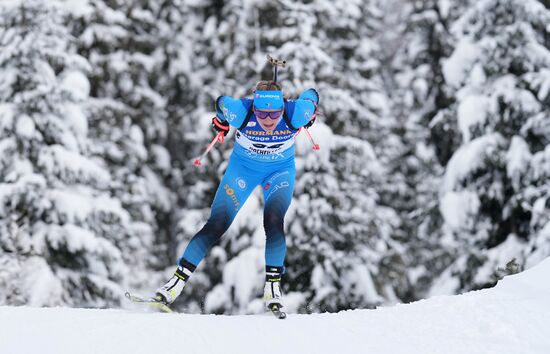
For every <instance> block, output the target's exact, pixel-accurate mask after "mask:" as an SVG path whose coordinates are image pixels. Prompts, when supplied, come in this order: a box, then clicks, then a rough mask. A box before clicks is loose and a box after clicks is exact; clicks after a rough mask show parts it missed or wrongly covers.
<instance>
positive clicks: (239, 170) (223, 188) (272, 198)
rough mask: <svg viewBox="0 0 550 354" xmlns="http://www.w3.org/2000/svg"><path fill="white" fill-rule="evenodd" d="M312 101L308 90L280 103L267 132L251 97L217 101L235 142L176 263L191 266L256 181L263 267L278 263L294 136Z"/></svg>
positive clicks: (281, 264) (309, 113)
mask: <svg viewBox="0 0 550 354" xmlns="http://www.w3.org/2000/svg"><path fill="white" fill-rule="evenodd" d="M318 100H319V97H318V94H317V92H316V91H315V90H314V89H309V90H306V91H304V92H303V93H302V94H301V95H300V96H299V97H298V99H296V100H286V101H284V107H285V113H286V115H287V117H286V118H285V119H283V118H282V117H281V118H280V120H279V122H278V124H277V126H276V128H275V129H274V130H273V131H272V132H267V131H265V130H264V129H263V128H262V127H261V126H260V124H259V123H258V120H257V118H256V116H255V115H254V114H253V113H251V108H252V105H253V103H254V100H253V99H250V98H241V99H234V98H232V97H229V96H221V97H220V98H218V99H217V101H216V111H217V117H218V119H219V120H221V121H226V122H228V123H229V124H230V125H231V126H233V127H235V128H237V132H236V133H235V140H236V143H235V146H234V149H233V152H232V154H231V157H230V160H229V165H228V167H227V170H226V171H225V174H224V176H223V177H222V180H221V182H220V185H219V186H218V189H217V191H216V195H215V197H214V202H213V203H212V209H211V214H210V217H209V219H208V221H207V222H206V224H205V225H204V227H203V228H202V229H201V230H200V231H199V232H198V233H197V234H196V235H195V236H194V237H193V238H192V239H191V241H190V242H189V244H188V245H187V248H186V249H185V251H184V253H183V256H182V257H181V258H180V260H179V262H178V263H179V264H182V263H184V264H189V263H190V264H191V265H193V266H195V267H196V266H197V265H198V264H199V263H200V262H201V261H202V259H203V258H204V257H205V256H206V253H207V252H208V250H209V249H210V248H211V247H212V245H213V244H214V243H216V242H217V241H218V239H219V238H220V237H221V236H222V235H223V233H224V232H225V231H226V230H227V229H228V228H229V226H230V225H231V223H232V222H233V220H234V218H235V216H236V215H237V213H238V212H239V210H240V209H241V207H242V205H243V204H244V202H245V201H246V199H247V198H248V197H249V195H250V193H252V191H253V190H254V188H255V187H256V186H258V185H261V186H262V188H263V191H264V201H265V207H264V213H263V214H264V215H263V216H264V228H265V233H266V248H265V262H266V266H273V267H278V268H279V267H280V268H283V267H284V259H285V254H286V242H285V235H284V230H283V228H284V227H283V225H284V224H283V223H284V216H285V214H286V211H287V210H288V207H289V206H290V202H291V200H292V193H293V191H294V180H295V177H296V169H295V164H294V136H295V135H296V133H297V129H299V128H300V127H303V126H304V125H306V124H307V123H308V122H309V121H310V119H311V118H312V117H313V115H314V114H315V109H316V106H317V103H318ZM247 118H248V121H246V120H247ZM287 123H288V124H287Z"/></svg>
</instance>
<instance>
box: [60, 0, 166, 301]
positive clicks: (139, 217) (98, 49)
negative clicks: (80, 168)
mask: <svg viewBox="0 0 550 354" xmlns="http://www.w3.org/2000/svg"><path fill="white" fill-rule="evenodd" d="M160 8H161V4H159V3H158V2H156V1H96V2H94V4H93V6H91V7H90V9H89V11H87V12H84V11H82V12H73V14H72V21H71V23H70V25H71V27H70V28H71V31H72V32H73V34H74V35H75V36H76V37H77V39H78V42H77V43H78V52H79V53H80V54H81V55H83V56H86V57H87V58H89V60H90V65H91V68H92V70H91V71H90V73H89V80H90V84H91V89H90V99H89V100H88V101H87V104H86V109H87V111H88V112H89V126H90V129H89V134H90V137H91V138H92V139H93V140H94V142H95V144H94V154H96V155H98V156H100V157H101V158H102V159H104V160H105V161H106V162H107V168H108V170H109V171H110V173H111V174H112V176H113V180H114V181H113V183H112V185H111V192H112V193H113V195H114V196H115V197H116V198H117V199H119V200H120V201H121V203H122V206H123V208H124V209H125V210H127V211H128V213H129V214H130V215H131V218H132V220H133V224H132V226H131V227H129V228H128V229H126V230H124V232H125V233H126V234H127V235H128V236H127V242H126V243H125V244H122V245H120V248H121V251H122V252H123V255H124V257H125V260H126V262H127V263H128V264H129V265H131V267H132V268H133V270H134V272H135V276H134V278H133V279H132V280H133V284H132V285H133V287H143V288H144V289H147V290H149V291H150V288H151V287H154V286H157V285H158V284H157V282H158V281H159V280H158V279H159V278H156V277H152V276H151V275H150V273H149V270H151V269H152V270H159V269H164V267H165V266H166V265H168V264H170V265H173V264H174V260H173V256H172V252H171V249H172V247H171V246H172V244H170V235H171V232H172V229H173V224H174V221H173V219H172V217H173V214H172V212H173V208H172V207H173V201H174V199H175V198H174V195H173V193H172V192H171V191H170V189H169V188H168V184H169V183H170V180H171V178H172V177H173V170H172V161H171V160H172V159H171V156H170V152H169V151H168V149H167V148H166V145H167V139H168V131H169V129H168V121H167V116H168V111H167V109H166V99H165V98H164V97H163V95H162V94H161V93H160V92H159V91H158V89H157V85H158V81H159V80H161V79H162V75H163V73H164V68H163V67H162V64H163V60H164V55H163V53H162V46H161V44H162V38H160V35H159V34H160V32H161V28H163V26H164V23H163V22H162V21H157V17H158V13H159V12H160ZM136 252H137V253H136ZM138 254H140V256H137V255H138Z"/></svg>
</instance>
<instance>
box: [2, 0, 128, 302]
mask: <svg viewBox="0 0 550 354" xmlns="http://www.w3.org/2000/svg"><path fill="white" fill-rule="evenodd" d="M66 19H67V13H66V12H65V11H64V9H63V6H62V4H61V3H60V2H58V1H49V2H47V3H44V2H42V1H35V0H30V1H24V2H7V3H2V4H0V41H1V43H0V47H1V48H2V50H1V53H0V76H2V78H3V79H2V83H1V84H0V146H1V148H0V150H1V153H0V161H1V166H2V169H1V170H0V181H1V182H0V199H1V202H0V230H1V231H0V247H1V249H2V254H3V255H4V256H2V258H1V262H2V272H1V273H0V283H1V284H2V290H1V291H0V299H1V300H0V301H1V302H3V303H5V302H7V303H10V304H33V305H63V304H69V305H75V306H107V305H112V304H114V303H116V302H117V301H118V299H119V297H120V292H121V289H120V286H121V285H122V283H123V282H124V279H125V275H126V271H127V268H126V265H125V263H124V262H123V257H122V255H121V252H120V249H119V247H118V245H119V243H120V242H123V240H124V238H125V237H126V236H127V233H126V232H125V229H127V228H128V227H129V223H130V215H129V214H128V212H127V211H126V210H125V209H124V208H123V207H122V205H121V203H120V201H119V200H118V199H116V198H113V197H112V196H111V193H110V188H111V183H112V175H111V174H110V173H109V170H108V168H107V166H106V164H105V163H104V161H103V160H102V159H99V158H97V157H96V156H94V154H93V151H94V149H93V142H92V141H91V140H90V139H89V138H88V128H89V127H88V120H87V115H86V111H85V109H84V103H85V101H86V100H87V98H88V95H89V91H90V83H89V82H88V80H87V78H86V73H87V72H89V70H90V69H91V68H90V65H89V63H88V61H87V60H86V59H85V58H83V57H82V56H79V55H78V54H76V46H75V43H74V38H72V37H71V35H70V33H69V32H68V30H67V28H66V26H64V21H65V20H66Z"/></svg>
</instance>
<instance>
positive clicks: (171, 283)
mask: <svg viewBox="0 0 550 354" xmlns="http://www.w3.org/2000/svg"><path fill="white" fill-rule="evenodd" d="M195 268H196V267H195V266H194V265H193V264H191V263H189V262H187V261H185V260H181V261H180V266H179V267H178V269H176V272H175V273H174V275H173V276H172V278H170V280H168V281H167V282H166V283H165V284H164V285H163V286H161V287H160V288H158V289H157V290H156V293H155V299H158V301H159V302H162V303H164V304H166V305H170V304H171V303H173V302H174V301H175V300H176V298H177V297H178V296H179V295H180V294H181V292H182V291H183V288H184V287H185V284H187V281H188V280H189V277H190V276H191V274H193V271H195Z"/></svg>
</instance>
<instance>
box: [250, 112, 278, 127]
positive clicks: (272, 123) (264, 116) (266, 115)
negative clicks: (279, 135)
mask: <svg viewBox="0 0 550 354" xmlns="http://www.w3.org/2000/svg"><path fill="white" fill-rule="evenodd" d="M254 113H255V114H256V118H257V121H258V123H260V126H261V127H262V129H263V130H265V131H266V132H272V131H273V130H274V129H275V127H276V126H277V125H278V124H279V121H280V120H281V118H282V117H283V111H277V112H266V111H255V112H254Z"/></svg>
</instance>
